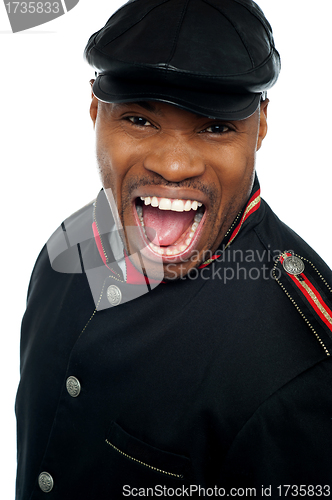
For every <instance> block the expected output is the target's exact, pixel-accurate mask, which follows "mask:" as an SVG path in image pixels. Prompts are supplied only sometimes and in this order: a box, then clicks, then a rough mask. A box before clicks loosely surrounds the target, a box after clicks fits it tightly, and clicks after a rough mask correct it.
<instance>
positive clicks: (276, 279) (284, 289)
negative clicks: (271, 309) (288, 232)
mask: <svg viewBox="0 0 332 500" xmlns="http://www.w3.org/2000/svg"><path fill="white" fill-rule="evenodd" d="M283 256H284V254H280V255H279V257H278V259H277V260H276V262H275V264H274V267H273V270H272V276H273V278H274V279H275V281H276V282H277V283H278V285H279V286H280V287H281V289H282V290H283V291H284V293H285V294H286V296H287V297H288V298H289V300H290V301H291V302H292V304H293V305H294V306H295V308H296V310H297V311H298V313H299V314H300V316H301V317H302V318H303V319H304V321H305V322H306V324H307V325H308V327H309V328H310V330H311V331H312V332H313V333H314V335H315V337H316V339H317V340H318V342H319V343H320V345H321V346H322V348H323V349H324V352H325V354H326V355H327V356H330V355H331V354H330V352H329V350H328V349H327V347H326V345H325V344H324V342H323V341H322V339H321V338H320V336H319V335H318V333H317V332H316V330H315V329H314V327H313V326H312V325H311V323H310V322H309V321H308V319H307V318H306V316H305V315H304V314H303V312H302V311H301V309H300V308H299V306H298V305H297V303H296V302H295V300H294V299H293V297H291V295H290V294H289V293H288V291H287V290H286V288H285V287H284V285H283V284H282V283H281V282H280V281H279V279H278V278H277V276H276V269H277V265H278V263H279V262H280V258H281V257H283ZM297 257H300V256H299V255H297ZM300 258H302V257H300ZM303 260H307V259H303ZM307 262H309V263H310V264H311V262H310V261H307ZM313 267H315V266H313ZM324 281H325V280H324ZM325 283H326V282H325ZM326 285H327V283H326ZM327 286H328V285H327ZM329 288H330V287H329ZM330 290H331V289H330Z"/></svg>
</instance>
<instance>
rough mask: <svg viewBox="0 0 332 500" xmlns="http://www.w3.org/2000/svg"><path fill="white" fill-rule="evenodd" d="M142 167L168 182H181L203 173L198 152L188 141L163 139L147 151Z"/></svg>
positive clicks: (202, 163) (203, 167)
mask: <svg viewBox="0 0 332 500" xmlns="http://www.w3.org/2000/svg"><path fill="white" fill-rule="evenodd" d="M144 167H145V168H146V169H147V170H149V171H151V172H155V173H156V174H159V175H161V176H162V177H163V178H164V179H166V180H167V181H169V182H181V181H183V180H185V179H190V178H193V177H198V176H200V175H202V174H203V173H204V170H205V163H204V160H203V158H202V156H201V154H200V152H199V151H198V150H197V149H196V148H195V147H194V146H193V145H192V144H190V141H189V140H186V139H181V138H177V139H176V138H170V137H169V136H168V137H165V138H163V139H161V140H159V141H158V142H157V143H156V144H154V145H153V147H152V148H151V149H150V150H149V153H148V154H147V156H146V157H145V160H144Z"/></svg>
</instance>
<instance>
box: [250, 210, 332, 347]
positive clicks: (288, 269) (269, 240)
mask: <svg viewBox="0 0 332 500" xmlns="http://www.w3.org/2000/svg"><path fill="white" fill-rule="evenodd" d="M264 203H265V202H264ZM265 206H266V207H265V208H266V215H265V217H264V218H263V219H262V221H261V222H260V223H259V224H258V225H257V226H256V228H255V232H256V234H257V236H258V237H259V239H260V241H261V243H262V244H263V245H264V246H265V247H269V248H270V249H273V251H274V255H275V259H274V263H273V271H272V273H273V277H274V279H275V282H276V286H279V287H280V288H281V289H282V290H283V292H284V293H285V294H286V296H287V297H288V299H289V300H290V301H291V303H292V304H293V306H294V307H295V308H296V310H297V311H298V313H299V314H300V316H301V317H302V319H303V320H304V321H305V323H306V324H307V326H308V327H309V328H310V329H311V331H312V332H313V333H314V334H315V336H316V338H317V340H318V342H319V343H320V344H321V345H322V348H323V349H324V351H325V353H326V354H327V355H330V353H332V271H331V269H330V268H329V267H328V266H327V265H326V263H325V262H324V261H323V260H322V259H321V257H320V256H319V255H318V254H317V253H316V252H315V251H314V250H313V249H312V248H311V247H310V246H309V245H308V244H307V243H306V242H305V241H304V240H303V239H302V238H301V237H300V236H299V235H298V234H296V233H295V232H294V231H293V230H292V229H291V228H289V227H288V226H287V225H286V224H284V223H283V222H281V221H280V220H279V219H278V217H277V216H276V215H275V214H274V213H273V212H272V210H271V209H270V207H269V206H268V205H267V204H266V203H265Z"/></svg>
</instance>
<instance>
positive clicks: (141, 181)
mask: <svg viewBox="0 0 332 500" xmlns="http://www.w3.org/2000/svg"><path fill="white" fill-rule="evenodd" d="M144 186H165V187H171V188H191V189H196V190H198V191H201V192H202V193H204V194H205V195H206V196H207V197H208V198H209V199H210V201H211V204H212V203H213V202H214V201H215V200H216V199H217V189H216V187H215V186H214V185H213V184H212V185H211V184H209V185H207V184H204V183H203V182H201V181H200V180H198V179H184V180H183V181H181V182H169V181H167V180H166V179H164V178H163V177H159V178H156V177H148V176H146V177H132V178H130V179H128V181H127V182H126V187H125V191H126V193H127V197H128V200H130V198H131V196H130V195H131V193H132V192H133V191H134V190H136V189H138V188H140V187H144ZM127 197H126V198H127ZM126 201H127V200H126Z"/></svg>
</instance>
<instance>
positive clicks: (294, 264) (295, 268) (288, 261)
mask: <svg viewBox="0 0 332 500" xmlns="http://www.w3.org/2000/svg"><path fill="white" fill-rule="evenodd" d="M282 265H283V267H284V269H285V271H286V273H288V274H293V275H295V276H296V275H298V274H301V273H303V271H304V269H305V265H304V262H303V260H301V259H299V258H298V257H295V255H291V256H290V257H286V258H285V260H284V261H283V263H282Z"/></svg>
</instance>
